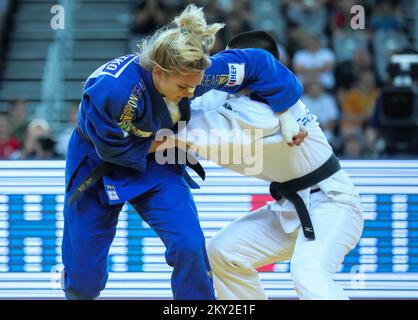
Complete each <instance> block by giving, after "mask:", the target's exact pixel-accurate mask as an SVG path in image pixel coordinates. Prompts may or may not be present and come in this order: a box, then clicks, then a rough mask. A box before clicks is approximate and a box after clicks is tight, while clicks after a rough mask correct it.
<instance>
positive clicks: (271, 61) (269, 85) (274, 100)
mask: <svg viewBox="0 0 418 320" xmlns="http://www.w3.org/2000/svg"><path fill="white" fill-rule="evenodd" d="M211 60H212V65H211V67H210V68H209V69H207V70H206V71H205V75H204V78H203V81H202V83H201V85H200V86H198V87H197V89H196V92H195V95H196V96H200V95H202V94H204V93H205V92H207V91H209V90H211V89H217V90H221V91H226V92H229V93H237V92H238V91H241V90H243V89H249V90H251V91H252V92H253V93H255V94H257V95H258V96H259V97H260V98H261V99H263V100H264V101H265V102H266V103H267V104H268V105H269V106H270V108H271V109H272V110H273V111H274V112H275V113H276V114H277V115H278V116H279V118H280V122H281V125H282V134H283V136H284V137H285V139H286V141H287V142H288V143H292V137H294V136H295V135H296V134H298V133H299V125H298V124H297V122H296V120H295V119H293V117H292V116H291V115H290V113H286V111H287V109H288V108H290V107H291V106H292V105H294V104H295V103H296V102H297V101H298V100H299V98H300V97H301V96H302V92H303V87H302V84H301V83H300V81H299V80H298V79H297V78H296V76H295V75H294V74H293V73H292V72H291V71H290V70H289V69H287V68H286V67H285V66H283V65H282V64H281V63H280V62H279V61H278V60H277V59H275V58H274V57H273V55H271V54H270V53H269V52H267V51H265V50H262V49H243V50H240V49H235V50H226V51H223V52H221V53H219V54H217V55H215V56H213V57H212V58H211Z"/></svg>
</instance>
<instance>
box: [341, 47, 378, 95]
mask: <svg viewBox="0 0 418 320" xmlns="http://www.w3.org/2000/svg"><path fill="white" fill-rule="evenodd" d="M365 69H370V70H374V63H373V59H372V55H371V53H370V51H369V49H368V48H358V49H356V51H355V52H354V53H353V57H352V60H350V61H346V62H343V63H339V64H338V65H337V68H336V71H335V74H336V86H337V88H340V89H346V90H348V89H350V88H352V87H353V86H354V85H355V83H356V81H357V79H358V78H359V75H360V73H361V71H362V70H365ZM373 72H374V73H375V71H373ZM375 74H376V73H375Z"/></svg>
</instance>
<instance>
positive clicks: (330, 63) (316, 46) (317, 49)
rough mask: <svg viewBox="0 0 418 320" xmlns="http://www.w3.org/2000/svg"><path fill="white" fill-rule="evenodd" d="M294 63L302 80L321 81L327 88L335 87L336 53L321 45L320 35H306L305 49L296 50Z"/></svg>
mask: <svg viewBox="0 0 418 320" xmlns="http://www.w3.org/2000/svg"><path fill="white" fill-rule="evenodd" d="M292 64H293V68H294V70H295V72H296V74H297V75H298V76H299V78H300V79H301V80H302V82H304V83H305V82H306V81H319V82H320V83H321V85H322V86H323V87H324V88H325V89H327V90H332V89H334V86H335V78H334V73H333V71H334V65H335V55H334V53H333V52H332V51H331V50H330V49H328V48H324V47H322V46H321V37H320V35H317V34H307V35H306V36H305V49H304V50H300V51H298V52H296V54H295V56H294V57H293V61H292Z"/></svg>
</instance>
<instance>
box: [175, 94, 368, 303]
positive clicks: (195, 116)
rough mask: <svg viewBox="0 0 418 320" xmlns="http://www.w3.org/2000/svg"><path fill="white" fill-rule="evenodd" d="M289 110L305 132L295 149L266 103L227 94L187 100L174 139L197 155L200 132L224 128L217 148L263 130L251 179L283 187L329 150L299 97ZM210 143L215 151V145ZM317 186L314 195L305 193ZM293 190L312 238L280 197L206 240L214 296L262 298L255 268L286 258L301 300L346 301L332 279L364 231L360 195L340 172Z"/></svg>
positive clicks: (239, 168)
mask: <svg viewBox="0 0 418 320" xmlns="http://www.w3.org/2000/svg"><path fill="white" fill-rule="evenodd" d="M290 111H291V113H292V115H293V117H294V118H295V119H297V120H298V122H299V123H300V124H301V125H302V126H303V127H304V128H305V129H306V130H307V132H308V136H307V137H306V138H305V140H304V142H303V143H302V144H301V145H300V146H294V147H289V146H288V145H287V144H286V142H285V141H283V137H282V136H281V134H280V124H279V121H278V118H277V117H276V116H275V115H274V113H273V112H272V111H271V109H270V108H269V106H267V105H265V104H263V103H260V102H256V101H253V100H250V99H249V98H248V97H247V96H241V97H231V96H227V94H225V93H221V92H218V91H211V92H209V93H207V94H206V95H204V96H202V97H199V98H197V99H195V100H193V102H192V117H191V120H190V122H189V123H188V125H187V130H186V134H187V135H181V134H180V135H179V139H180V140H183V141H187V143H188V144H189V145H193V146H194V147H196V148H197V150H198V152H199V153H200V154H201V155H202V153H201V152H200V151H201V150H202V149H205V148H206V147H207V141H205V139H200V137H199V132H201V131H199V129H202V130H203V131H205V132H208V131H209V130H210V129H214V128H218V129H227V130H226V131H225V132H227V131H229V132H231V134H230V136H227V137H225V136H224V140H223V142H222V143H223V144H226V145H227V144H230V146H231V145H232V144H234V143H236V141H237V140H236V139H235V136H236V133H237V130H238V131H239V130H241V131H244V129H262V137H261V139H262V142H263V143H262V150H261V152H259V154H258V156H259V157H262V159H259V160H260V161H262V170H261V172H259V173H257V174H255V176H256V177H258V178H260V179H263V180H265V181H277V182H285V181H288V180H292V179H295V178H299V177H301V176H304V175H306V174H309V173H310V172H312V171H314V170H315V169H317V168H318V167H320V166H321V165H323V164H324V163H325V162H326V160H328V159H329V157H330V156H331V155H332V152H333V151H332V148H331V146H330V145H329V144H328V142H327V139H326V138H325V136H324V134H323V132H322V130H321V129H320V127H319V125H318V123H317V121H316V117H315V116H314V115H312V114H310V112H309V110H308V108H307V107H306V106H305V105H304V104H303V103H302V102H301V101H300V100H299V101H298V102H297V103H296V104H295V105H294V106H292V107H291V108H290ZM195 129H196V130H195ZM194 131H196V132H197V133H193V132H194ZM224 135H225V133H224ZM259 138H260V137H259V136H257V135H246V136H245V139H243V140H242V141H241V142H242V143H243V144H248V143H250V144H256V140H257V141H258V142H260V141H259V140H258V139H259ZM225 141H227V143H225ZM210 144H212V147H213V144H216V142H213V141H211V142H210ZM224 147H225V146H224ZM214 154H217V153H210V152H207V153H206V156H207V158H208V159H209V160H212V161H215V162H218V163H219V164H220V165H222V166H223V167H226V168H228V169H231V170H233V171H236V172H238V173H242V174H246V172H245V171H246V170H245V169H246V165H245V164H244V163H241V164H232V163H230V164H225V163H220V162H221V161H220V160H219V157H218V156H216V155H215V156H214ZM243 160H244V159H243ZM247 174H248V173H247ZM317 188H320V191H319V192H315V193H312V194H311V193H310V191H311V190H314V189H317ZM298 193H299V195H300V196H301V197H302V198H303V200H304V202H305V204H306V206H307V208H308V210H309V213H310V217H311V220H312V224H313V227H314V231H315V237H316V238H315V240H313V241H309V240H307V239H306V238H305V237H304V235H303V232H302V230H301V227H300V222H299V219H298V216H297V214H296V211H295V208H294V206H293V205H292V204H291V203H290V202H289V201H287V200H284V201H280V203H279V202H277V201H272V202H270V203H268V204H267V205H265V206H264V207H262V208H260V209H258V210H256V211H255V212H251V213H249V214H247V215H245V216H243V217H241V218H239V219H237V220H236V221H234V222H232V223H231V224H229V225H227V226H226V227H225V228H223V229H222V230H221V231H220V232H219V233H218V234H217V235H216V236H215V237H214V238H213V239H211V240H210V241H209V243H208V245H207V248H208V254H209V259H210V263H211V266H212V270H213V273H214V284H215V288H216V291H217V294H218V298H219V299H266V295H265V293H264V290H263V288H262V285H261V282H260V280H259V277H258V273H257V270H256V269H257V268H259V267H261V266H264V265H267V264H271V263H275V262H278V261H286V260H290V261H291V264H290V265H291V268H290V271H291V274H292V278H293V281H294V287H295V290H296V292H297V294H298V296H299V297H300V298H301V299H347V295H346V294H345V292H344V291H343V289H342V288H341V287H340V286H338V285H337V284H336V283H335V282H334V280H333V275H334V274H335V273H336V272H337V271H338V268H339V266H340V264H341V263H342V261H343V259H344V256H345V255H346V254H347V253H348V252H349V251H350V250H351V249H353V248H354V247H355V245H356V244H357V242H358V241H359V239H360V237H361V234H362V230H363V225H364V218H363V213H362V210H361V204H360V199H359V195H358V193H357V192H356V190H355V189H354V186H353V184H352V182H351V180H350V179H349V177H348V175H347V174H346V173H345V172H344V171H343V170H339V171H338V172H337V173H335V174H334V175H332V176H331V177H329V178H327V179H325V180H323V181H322V182H320V183H318V184H317V185H316V186H313V187H312V188H309V189H306V190H302V191H300V192H298Z"/></svg>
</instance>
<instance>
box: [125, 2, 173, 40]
mask: <svg viewBox="0 0 418 320" xmlns="http://www.w3.org/2000/svg"><path fill="white" fill-rule="evenodd" d="M170 13H171V14H172V12H170V10H169V8H168V7H167V6H166V5H165V3H164V1H161V0H139V1H137V5H136V7H135V12H134V21H133V25H132V27H131V31H132V33H135V34H138V35H140V36H147V35H148V34H149V33H151V32H153V31H154V30H155V29H157V28H158V27H160V26H162V25H164V24H165V23H166V22H167V21H168V20H169V19H170V17H169V15H170Z"/></svg>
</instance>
